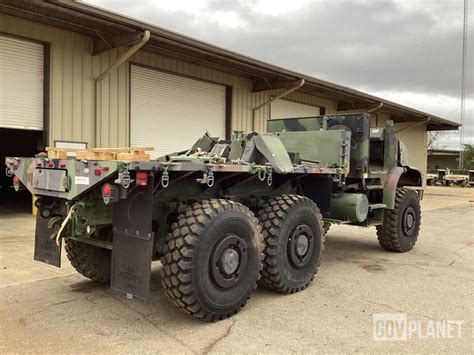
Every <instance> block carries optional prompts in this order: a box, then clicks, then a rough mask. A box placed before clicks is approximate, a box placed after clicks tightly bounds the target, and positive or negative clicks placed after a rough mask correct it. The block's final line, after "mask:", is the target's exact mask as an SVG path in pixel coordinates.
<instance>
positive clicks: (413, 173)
mask: <svg viewBox="0 0 474 355" xmlns="http://www.w3.org/2000/svg"><path fill="white" fill-rule="evenodd" d="M421 179H422V178H421V173H420V172H419V171H418V170H417V169H415V168H411V167H408V166H405V167H402V166H395V167H393V168H392V169H390V171H389V172H388V173H387V174H386V175H385V176H384V177H383V179H382V186H383V203H384V204H385V205H386V206H387V208H389V209H393V208H394V207H395V194H396V191H397V187H398V186H400V185H403V186H420V187H421V186H422V180H421Z"/></svg>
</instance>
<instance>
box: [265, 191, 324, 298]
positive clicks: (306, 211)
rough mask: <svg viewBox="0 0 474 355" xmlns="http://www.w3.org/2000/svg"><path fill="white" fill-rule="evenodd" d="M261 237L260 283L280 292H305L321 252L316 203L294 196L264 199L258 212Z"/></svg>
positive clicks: (320, 229) (320, 219) (320, 228)
mask: <svg viewBox="0 0 474 355" xmlns="http://www.w3.org/2000/svg"><path fill="white" fill-rule="evenodd" d="M258 218H259V220H260V224H261V225H262V228H263V231H262V234H263V237H264V259H263V270H262V278H261V280H260V283H261V284H262V285H263V286H265V287H267V288H270V289H273V290H275V291H278V292H282V293H295V292H298V291H301V290H303V289H305V288H306V287H307V286H308V285H309V283H310V282H311V281H312V280H313V279H314V275H315V274H316V273H317V271H318V267H319V264H320V261H321V252H322V249H323V241H324V237H323V221H322V216H321V213H320V212H319V209H318V207H317V206H316V204H315V203H314V202H313V201H311V200H310V199H308V198H306V197H302V196H298V195H282V196H278V197H274V198H272V199H270V200H268V201H267V202H266V203H265V205H264V206H263V208H262V209H261V210H260V211H259V213H258Z"/></svg>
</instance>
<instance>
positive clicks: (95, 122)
mask: <svg viewBox="0 0 474 355" xmlns="http://www.w3.org/2000/svg"><path fill="white" fill-rule="evenodd" d="M149 39H150V31H148V30H145V31H143V36H142V37H141V38H140V40H139V41H138V42H137V43H135V44H134V45H133V46H131V47H130V48H129V49H128V50H127V51H126V52H125V53H124V54H122V55H121V56H120V57H119V58H118V59H117V60H116V61H115V63H113V64H112V65H111V66H110V67H108V68H107V69H106V70H104V71H103V72H102V73H101V74H100V75H99V76H98V77H97V78H95V79H94V119H93V123H92V127H93V128H94V132H93V134H92V137H93V140H94V144H93V145H92V146H93V147H97V142H98V141H99V134H98V133H99V122H98V119H97V116H98V109H99V107H98V101H99V100H98V98H97V96H98V94H99V91H98V84H99V83H101V82H102V80H104V79H105V78H106V77H108V76H109V75H110V73H111V72H112V70H115V69H117V68H118V67H119V66H120V65H121V64H123V63H124V62H126V61H127V60H128V59H130V57H131V56H132V55H134V54H135V53H136V52H137V51H138V50H139V49H140V48H142V47H143V46H144V45H145V44H146V43H147V42H148V40H149Z"/></svg>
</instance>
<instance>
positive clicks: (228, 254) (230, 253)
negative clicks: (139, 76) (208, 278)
mask: <svg viewBox="0 0 474 355" xmlns="http://www.w3.org/2000/svg"><path fill="white" fill-rule="evenodd" d="M239 259H240V257H239V253H238V252H237V251H236V250H235V249H233V248H227V249H226V250H224V252H223V253H222V256H221V260H220V268H221V270H222V271H223V272H224V273H225V274H226V275H228V276H230V275H232V274H233V273H234V272H235V270H237V268H238V267H239Z"/></svg>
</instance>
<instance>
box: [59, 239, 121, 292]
mask: <svg viewBox="0 0 474 355" xmlns="http://www.w3.org/2000/svg"><path fill="white" fill-rule="evenodd" d="M65 249H66V255H67V258H68V259H69V261H70V262H71V265H72V266H73V267H74V269H76V271H77V272H78V273H80V274H81V275H82V276H85V277H87V278H88V279H91V280H92V281H95V282H99V283H103V284H107V283H109V282H110V277H111V258H112V256H111V255H112V254H111V252H110V251H109V250H107V249H103V248H100V247H96V246H93V245H89V244H85V243H81V242H78V241H75V240H72V239H67V240H66V245H65Z"/></svg>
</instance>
